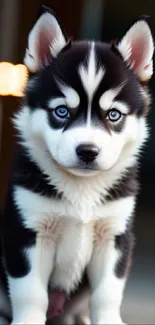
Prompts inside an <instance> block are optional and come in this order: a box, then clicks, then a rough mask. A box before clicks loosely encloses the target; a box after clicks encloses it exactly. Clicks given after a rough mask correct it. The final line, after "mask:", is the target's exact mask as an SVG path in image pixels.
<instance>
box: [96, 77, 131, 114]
mask: <svg viewBox="0 0 155 325" xmlns="http://www.w3.org/2000/svg"><path fill="white" fill-rule="evenodd" d="M124 86H125V82H123V83H122V84H121V85H120V86H118V87H116V88H111V89H108V90H107V91H105V92H104V93H103V94H102V96H101V97H100V99H99V105H100V107H101V108H102V109H104V110H108V109H109V108H111V106H112V104H113V101H114V99H115V97H116V96H118V94H119V93H120V92H121V90H122V89H123V87H124Z"/></svg>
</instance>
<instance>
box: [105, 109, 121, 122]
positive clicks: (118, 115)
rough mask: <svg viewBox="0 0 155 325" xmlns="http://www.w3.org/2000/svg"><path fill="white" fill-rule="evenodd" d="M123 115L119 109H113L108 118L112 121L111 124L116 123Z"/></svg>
mask: <svg viewBox="0 0 155 325" xmlns="http://www.w3.org/2000/svg"><path fill="white" fill-rule="evenodd" d="M121 116H122V114H121V112H120V111H118V110H117V109H112V110H111V111H109V113H108V115H107V118H108V119H109V120H110V121H111V122H116V121H118V120H119V119H120V118H121Z"/></svg>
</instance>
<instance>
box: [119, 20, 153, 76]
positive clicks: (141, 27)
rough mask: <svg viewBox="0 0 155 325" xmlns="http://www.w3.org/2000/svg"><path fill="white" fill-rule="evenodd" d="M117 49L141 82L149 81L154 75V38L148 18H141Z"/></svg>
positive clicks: (122, 39)
mask: <svg viewBox="0 0 155 325" xmlns="http://www.w3.org/2000/svg"><path fill="white" fill-rule="evenodd" d="M117 47H118V50H119V52H120V53H121V55H122V57H123V59H124V60H125V61H126V63H127V64H128V66H129V67H131V68H132V69H133V70H134V72H135V73H136V75H137V77H138V78H139V80H140V81H142V82H146V81H148V80H149V79H150V78H151V76H152V74H153V63H152V57H153V52H154V44H153V38H152V35H151V30H150V27H149V25H148V17H145V16H143V17H140V18H139V19H138V20H137V21H135V22H134V23H133V24H132V26H131V27H130V28H129V29H128V30H127V32H126V34H125V35H124V36H123V37H122V38H121V39H120V40H119V41H118V43H117Z"/></svg>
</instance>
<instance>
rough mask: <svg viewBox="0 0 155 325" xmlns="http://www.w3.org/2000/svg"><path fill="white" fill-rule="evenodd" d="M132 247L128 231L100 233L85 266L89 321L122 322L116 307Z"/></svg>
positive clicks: (124, 280) (94, 322)
mask: <svg viewBox="0 0 155 325" xmlns="http://www.w3.org/2000/svg"><path fill="white" fill-rule="evenodd" d="M132 247H133V244H132V235H131V232H130V231H126V232H125V233H124V234H121V235H119V236H114V235H112V234H111V233H110V231H109V233H106V234H103V237H102V234H100V236H99V238H98V241H97V242H96V245H95V246H94V251H93V255H92V259H91V262H90V264H89V266H88V275H89V280H90V285H91V300H90V312H91V323H92V324H122V320H121V317H120V307H121V302H122V297H123V290H124V286H125V282H126V277H127V269H128V266H129V259H130V258H131V251H132Z"/></svg>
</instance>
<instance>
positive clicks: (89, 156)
mask: <svg viewBox="0 0 155 325" xmlns="http://www.w3.org/2000/svg"><path fill="white" fill-rule="evenodd" d="M76 153H77V155H78V157H79V158H80V159H81V160H83V161H84V162H86V163H88V162H92V161H93V160H95V158H96V157H97V156H98V154H99V148H98V147H96V146H94V145H93V144H80V145H79V146H78V147H77V148H76Z"/></svg>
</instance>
